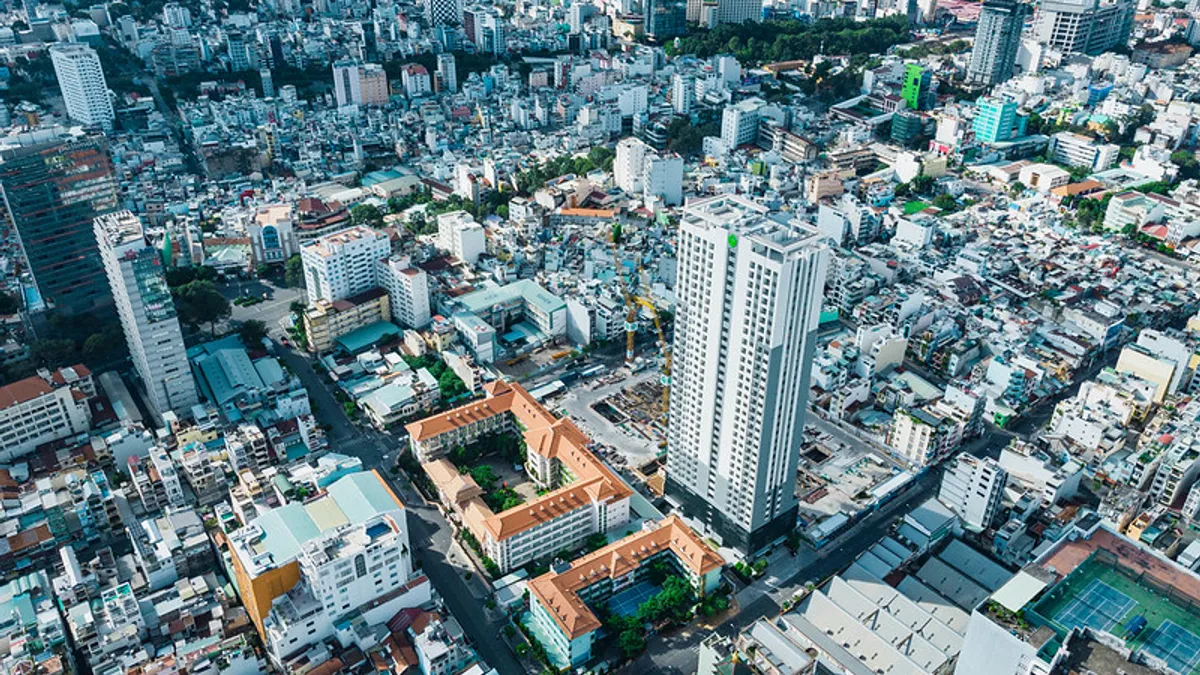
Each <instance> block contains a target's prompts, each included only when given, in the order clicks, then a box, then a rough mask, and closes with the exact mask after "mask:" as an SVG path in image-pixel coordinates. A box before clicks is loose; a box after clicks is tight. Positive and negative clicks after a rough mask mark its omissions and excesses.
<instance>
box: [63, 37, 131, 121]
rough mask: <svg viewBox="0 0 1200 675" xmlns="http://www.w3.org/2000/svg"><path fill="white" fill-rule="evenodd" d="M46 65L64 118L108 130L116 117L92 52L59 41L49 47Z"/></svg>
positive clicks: (83, 45)
mask: <svg viewBox="0 0 1200 675" xmlns="http://www.w3.org/2000/svg"><path fill="white" fill-rule="evenodd" d="M50 62H51V63H53V64H54V76H55V77H56V78H57V79H58V88H59V91H60V92H62V97H63V105H65V106H66V108H67V116H68V117H70V118H71V119H73V120H75V121H76V122H79V123H80V124H82V125H84V126H87V127H100V128H101V129H104V130H106V131H111V130H112V127H113V120H114V119H115V118H116V114H115V113H113V107H112V99H111V98H110V97H109V93H108V82H107V81H106V80H105V79H104V70H103V69H102V68H101V67H100V56H99V55H98V54H96V50H94V49H92V48H91V47H89V46H87V45H85V44H83V43H81V42H59V43H56V44H54V45H53V46H51V47H50Z"/></svg>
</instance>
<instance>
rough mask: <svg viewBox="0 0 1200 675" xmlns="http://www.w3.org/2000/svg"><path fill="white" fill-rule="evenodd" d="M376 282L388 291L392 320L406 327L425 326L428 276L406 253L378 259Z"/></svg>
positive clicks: (428, 315)
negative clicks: (413, 263) (411, 261)
mask: <svg viewBox="0 0 1200 675" xmlns="http://www.w3.org/2000/svg"><path fill="white" fill-rule="evenodd" d="M379 285H380V286H382V287H383V288H384V290H386V291H387V293H388V300H389V302H390V304H391V307H392V320H393V321H395V322H397V323H399V324H400V325H402V326H406V327H408V328H424V327H425V326H427V325H429V320H430V312H429V275H427V274H425V270H422V269H418V268H416V267H413V266H412V264H411V263H410V262H409V259H408V257H407V256H394V257H391V258H388V259H387V260H380V261H379Z"/></svg>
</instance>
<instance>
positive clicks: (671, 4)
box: [643, 0, 687, 41]
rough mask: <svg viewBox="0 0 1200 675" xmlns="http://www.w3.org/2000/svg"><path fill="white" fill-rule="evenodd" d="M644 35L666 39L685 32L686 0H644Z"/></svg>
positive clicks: (656, 38)
mask: <svg viewBox="0 0 1200 675" xmlns="http://www.w3.org/2000/svg"><path fill="white" fill-rule="evenodd" d="M643 4H644V6H645V23H644V25H645V30H646V35H649V36H650V37H652V38H654V39H655V40H659V41H662V40H666V39H670V38H673V37H675V36H677V35H683V34H684V33H686V32H687V0H645V1H644V3H643Z"/></svg>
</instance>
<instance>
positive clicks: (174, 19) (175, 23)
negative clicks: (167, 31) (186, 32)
mask: <svg viewBox="0 0 1200 675" xmlns="http://www.w3.org/2000/svg"><path fill="white" fill-rule="evenodd" d="M162 14H163V23H165V24H167V26H168V27H169V28H191V27H192V11H191V10H189V9H188V8H187V7H184V6H183V5H181V4H179V3H177V2H168V3H167V4H165V5H163V8H162Z"/></svg>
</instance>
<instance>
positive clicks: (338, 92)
mask: <svg viewBox="0 0 1200 675" xmlns="http://www.w3.org/2000/svg"><path fill="white" fill-rule="evenodd" d="M333 92H334V97H335V98H336V100H337V104H338V107H345V106H348V105H364V106H373V105H384V104H386V103H387V102H388V80H387V73H386V72H385V71H384V70H383V67H382V66H380V65H379V64H377V63H360V62H358V61H338V62H337V63H335V64H333Z"/></svg>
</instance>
